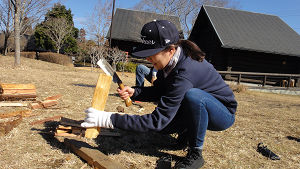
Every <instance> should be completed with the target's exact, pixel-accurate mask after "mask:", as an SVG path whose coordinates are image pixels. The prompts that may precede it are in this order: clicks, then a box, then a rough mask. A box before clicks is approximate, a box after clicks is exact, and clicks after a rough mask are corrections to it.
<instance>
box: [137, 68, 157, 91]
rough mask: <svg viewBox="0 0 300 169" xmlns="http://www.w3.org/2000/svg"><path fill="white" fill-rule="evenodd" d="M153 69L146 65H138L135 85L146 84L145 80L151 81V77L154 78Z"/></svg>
mask: <svg viewBox="0 0 300 169" xmlns="http://www.w3.org/2000/svg"><path fill="white" fill-rule="evenodd" d="M152 71H153V68H152V69H149V68H148V67H147V66H145V65H138V66H137V67H136V71H135V73H136V75H135V85H136V86H141V87H143V86H144V80H145V79H146V80H148V81H149V82H150V83H151V79H152Z"/></svg>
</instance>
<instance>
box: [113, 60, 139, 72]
mask: <svg viewBox="0 0 300 169" xmlns="http://www.w3.org/2000/svg"><path fill="white" fill-rule="evenodd" d="M136 66H137V64H136V63H133V62H127V63H124V62H119V63H118V64H117V71H124V72H131V73H135V69H136ZM123 68H124V70H123Z"/></svg>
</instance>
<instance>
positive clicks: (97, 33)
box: [84, 0, 112, 46]
mask: <svg viewBox="0 0 300 169" xmlns="http://www.w3.org/2000/svg"><path fill="white" fill-rule="evenodd" d="M111 10H112V1H111V0H105V1H104V2H102V1H101V0H98V3H97V5H96V6H95V8H94V10H93V13H92V15H91V16H89V17H88V19H87V21H86V22H85V23H84V24H85V25H86V27H87V34H88V35H89V36H90V37H91V38H92V39H93V40H95V41H96V43H97V45H98V46H100V45H104V42H105V36H106V33H107V32H108V29H109V25H110V21H111Z"/></svg>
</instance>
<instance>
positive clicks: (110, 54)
mask: <svg viewBox="0 0 300 169" xmlns="http://www.w3.org/2000/svg"><path fill="white" fill-rule="evenodd" d="M106 59H107V60H109V61H110V62H111V64H112V68H113V69H114V70H116V69H117V65H118V63H124V62H125V61H126V54H125V52H124V51H121V50H119V49H118V48H109V50H108V51H107V55H106ZM122 65H124V64H122Z"/></svg>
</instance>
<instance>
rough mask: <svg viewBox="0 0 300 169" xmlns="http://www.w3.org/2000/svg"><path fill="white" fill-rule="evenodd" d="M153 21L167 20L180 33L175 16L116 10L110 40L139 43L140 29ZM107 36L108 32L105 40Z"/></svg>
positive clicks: (178, 23)
mask: <svg viewBox="0 0 300 169" xmlns="http://www.w3.org/2000/svg"><path fill="white" fill-rule="evenodd" d="M155 19H156V20H169V21H171V22H172V23H174V24H175V25H176V27H177V29H178V30H179V31H180V32H182V30H181V26H180V22H179V18H178V17H176V16H170V15H161V14H156V13H151V12H144V11H135V10H128V9H120V8H117V9H116V12H115V15H114V19H113V27H112V29H113V30H112V35H111V36H112V39H116V40H124V41H134V42H141V38H140V37H141V35H140V32H141V30H142V27H143V26H144V24H146V23H148V22H150V21H153V20H155ZM109 35H110V32H108V34H107V38H109Z"/></svg>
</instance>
